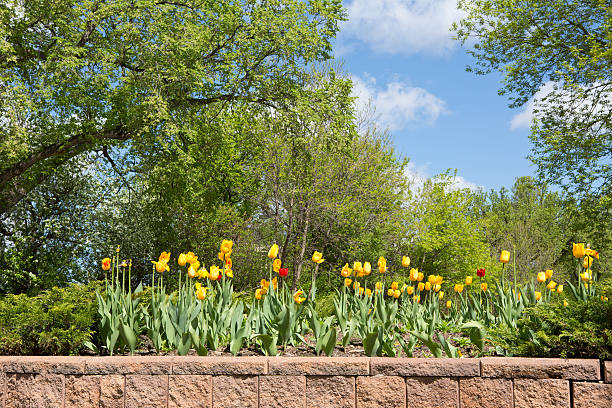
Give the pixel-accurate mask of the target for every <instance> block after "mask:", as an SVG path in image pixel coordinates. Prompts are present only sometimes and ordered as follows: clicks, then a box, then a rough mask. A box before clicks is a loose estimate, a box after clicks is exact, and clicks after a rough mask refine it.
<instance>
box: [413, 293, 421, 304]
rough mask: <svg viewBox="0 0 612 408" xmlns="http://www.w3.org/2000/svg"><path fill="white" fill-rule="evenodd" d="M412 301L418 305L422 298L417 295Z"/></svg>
mask: <svg viewBox="0 0 612 408" xmlns="http://www.w3.org/2000/svg"><path fill="white" fill-rule="evenodd" d="M412 300H414V301H415V302H417V303H421V297H420V296H419V295H415V296H413V297H412Z"/></svg>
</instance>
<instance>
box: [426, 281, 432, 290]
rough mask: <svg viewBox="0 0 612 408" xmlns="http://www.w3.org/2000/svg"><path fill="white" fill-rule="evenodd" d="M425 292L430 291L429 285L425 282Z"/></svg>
mask: <svg viewBox="0 0 612 408" xmlns="http://www.w3.org/2000/svg"><path fill="white" fill-rule="evenodd" d="M425 290H431V283H429V282H425Z"/></svg>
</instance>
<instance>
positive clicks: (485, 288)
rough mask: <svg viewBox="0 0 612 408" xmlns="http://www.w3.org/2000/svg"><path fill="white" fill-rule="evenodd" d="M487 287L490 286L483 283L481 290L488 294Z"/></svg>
mask: <svg viewBox="0 0 612 408" xmlns="http://www.w3.org/2000/svg"><path fill="white" fill-rule="evenodd" d="M487 287H488V286H487V284H486V282H483V283H481V284H480V289H481V290H482V291H483V292H486V291H487Z"/></svg>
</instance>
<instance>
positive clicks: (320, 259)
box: [312, 251, 325, 264]
mask: <svg viewBox="0 0 612 408" xmlns="http://www.w3.org/2000/svg"><path fill="white" fill-rule="evenodd" d="M323 261H325V259H323V254H322V253H321V252H317V251H314V254H312V262H314V263H316V264H320V263H321V262H323Z"/></svg>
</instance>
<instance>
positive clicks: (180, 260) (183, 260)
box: [177, 253, 187, 266]
mask: <svg viewBox="0 0 612 408" xmlns="http://www.w3.org/2000/svg"><path fill="white" fill-rule="evenodd" d="M177 262H178V264H179V265H180V266H185V264H186V263H187V254H183V253H181V254H180V255H179V257H178V261H177Z"/></svg>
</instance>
